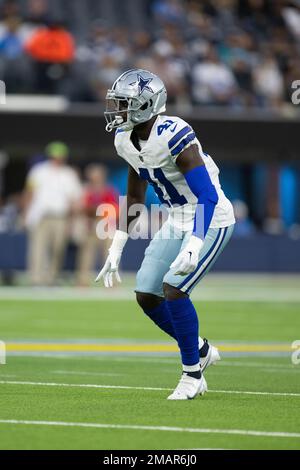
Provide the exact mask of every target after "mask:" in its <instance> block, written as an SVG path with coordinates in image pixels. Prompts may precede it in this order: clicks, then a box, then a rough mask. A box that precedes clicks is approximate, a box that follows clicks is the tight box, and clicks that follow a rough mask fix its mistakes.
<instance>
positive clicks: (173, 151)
mask: <svg viewBox="0 0 300 470" xmlns="http://www.w3.org/2000/svg"><path fill="white" fill-rule="evenodd" d="M165 138H166V144H167V146H168V152H169V154H170V155H171V158H172V160H173V161H174V162H176V160H177V158H178V157H179V155H180V154H181V152H183V151H184V150H185V149H187V148H188V147H190V146H191V145H193V144H195V143H196V140H197V139H196V134H195V132H194V130H193V128H192V127H191V126H190V125H189V124H188V123H187V122H185V121H184V120H183V119H180V118H176V120H175V119H174V124H173V125H171V126H170V127H169V128H168V129H167V132H166V134H165Z"/></svg>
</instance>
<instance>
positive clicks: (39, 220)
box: [25, 142, 82, 285]
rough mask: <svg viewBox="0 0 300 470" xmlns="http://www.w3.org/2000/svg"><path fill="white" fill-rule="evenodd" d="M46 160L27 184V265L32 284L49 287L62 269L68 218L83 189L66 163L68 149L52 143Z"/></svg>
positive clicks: (33, 173) (31, 174) (36, 167)
mask: <svg viewBox="0 0 300 470" xmlns="http://www.w3.org/2000/svg"><path fill="white" fill-rule="evenodd" d="M46 154H47V156H48V157H49V159H48V160H47V161H46V162H43V163H39V164H37V165H35V166H34V167H33V168H32V169H31V171H30V172H29V174H28V177H27V182H26V200H27V204H26V205H27V211H26V217H25V223H26V227H27V229H28V232H29V251H28V254H29V256H28V264H29V272H30V278H31V282H32V283H33V284H34V285H52V284H53V283H54V282H55V280H56V279H57V275H58V272H59V270H60V267H61V263H62V259H63V255H64V251H65V246H66V240H67V228H68V220H69V215H70V214H71V212H72V210H73V209H75V208H76V206H77V204H79V200H80V197H81V194H82V187H81V183H80V180H79V178H78V176H77V174H76V172H75V171H74V170H73V169H72V168H71V167H69V166H68V165H67V164H66V159H67V157H68V154H69V149H68V147H67V146H66V145H65V144H64V143H62V142H52V143H51V144H49V145H48V147H47V148H46Z"/></svg>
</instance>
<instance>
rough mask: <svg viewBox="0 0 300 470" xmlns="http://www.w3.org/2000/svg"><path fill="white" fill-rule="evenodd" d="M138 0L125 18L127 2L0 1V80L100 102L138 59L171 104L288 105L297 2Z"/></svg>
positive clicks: (299, 18) (295, 57) (298, 24)
mask: <svg viewBox="0 0 300 470" xmlns="http://www.w3.org/2000/svg"><path fill="white" fill-rule="evenodd" d="M140 1H141V2H144V4H145V7H144V8H140V10H139V14H137V15H136V16H134V18H133V17H132V15H131V16H130V11H129V10H130V9H124V10H122V15H118V14H117V13H116V12H115V11H114V6H111V7H110V8H98V6H97V5H95V8H88V7H87V6H86V4H85V3H87V2H79V1H78V2H64V1H63V0H56V2H55V7H52V5H51V9H50V2H49V0H24V1H23V2H17V1H15V0H6V1H4V2H3V3H2V8H0V41H2V43H1V44H2V45H1V48H2V52H0V56H1V57H0V79H3V77H4V78H5V81H6V84H7V89H8V90H9V91H11V92H13V93H16V92H18V93H32V92H42V93H48V94H53V93H57V94H62V95H64V96H66V97H67V98H69V99H70V100H72V101H101V102H102V101H103V99H104V96H105V91H106V88H107V87H108V86H109V85H111V83H112V81H113V80H114V79H115V78H116V77H117V75H118V74H119V73H121V72H122V71H123V70H126V69H129V68H133V67H135V66H137V65H138V66H141V67H144V68H148V69H150V70H151V71H152V72H156V73H159V74H160V75H161V76H162V78H164V80H165V82H166V85H167V88H168V91H169V97H170V102H171V103H172V102H173V103H175V104H178V105H180V106H182V105H184V106H185V105H191V104H194V105H198V104H200V105H201V104H206V105H213V106H239V107H242V108H248V107H251V106H256V107H257V106H259V107H260V108H266V109H268V108H271V109H272V108H273V109H275V110H277V111H278V110H279V111H280V110H282V112H285V111H288V109H286V108H287V107H288V106H289V104H290V93H289V89H290V77H291V76H294V73H293V72H292V70H291V68H292V67H294V66H292V65H291V64H292V62H294V63H297V61H299V41H300V3H299V1H298V0H276V1H273V2H272V1H270V0H203V1H201V2H200V1H197V0H140ZM96 2H98V3H99V2H100V0H95V4H96ZM0 3H1V2H0ZM91 3H93V2H91ZM116 3H117V2H116V0H115V2H113V4H112V5H116ZM147 6H148V12H149V17H146V13H145V12H146V11H147ZM50 10H51V11H50ZM53 11H56V12H57V13H58V12H59V15H61V18H67V19H68V21H69V26H70V31H72V33H70V32H69V31H68V30H67V28H66V27H65V26H62V23H61V21H60V22H58V21H56V24H55V21H53V20H52V21H50V22H49V18H50V13H52V12H53ZM100 11H101V18H99V14H100ZM95 12H97V13H96V14H97V16H95ZM22 14H23V17H22ZM143 14H144V15H145V18H141V16H140V15H143ZM126 15H127V16H126ZM121 16H122V18H121ZM134 22H135V23H136V24H133V23H134ZM17 23H18V25H17V26H16V24H17ZM57 23H59V24H57ZM141 24H147V25H148V28H147V29H144V30H142V29H141ZM46 25H47V26H46ZM124 25H125V26H124ZM28 37H29V38H30V39H28ZM3 38H5V40H4V42H3ZM24 42H25V43H26V51H27V58H26V53H25V52H24V47H23V46H24ZM12 55H13V56H14V58H13V57H12ZM8 56H9V58H8ZM28 57H29V58H31V59H32V60H33V62H34V70H35V76H36V83H34V84H33V83H32V72H31V70H30V64H29V63H28V60H27V59H28ZM22 63H23V64H24V65H22ZM295 73H296V72H295ZM297 78H298V77H297ZM283 105H285V107H284V106H283ZM293 112H296V110H295V109H293Z"/></svg>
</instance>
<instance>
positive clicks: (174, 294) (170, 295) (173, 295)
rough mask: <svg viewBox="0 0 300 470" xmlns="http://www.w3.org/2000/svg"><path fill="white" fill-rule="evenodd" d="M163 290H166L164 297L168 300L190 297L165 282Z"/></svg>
mask: <svg viewBox="0 0 300 470" xmlns="http://www.w3.org/2000/svg"><path fill="white" fill-rule="evenodd" d="M163 288H164V295H165V299H166V300H177V299H184V298H186V297H188V295H187V294H186V293H185V292H182V291H181V290H180V289H178V288H177V287H174V286H171V285H170V284H167V283H166V282H164V284H163Z"/></svg>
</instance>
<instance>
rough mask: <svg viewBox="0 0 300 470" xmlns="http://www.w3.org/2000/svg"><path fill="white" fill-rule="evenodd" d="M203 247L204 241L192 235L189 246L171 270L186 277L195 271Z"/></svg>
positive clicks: (181, 253) (184, 249)
mask: <svg viewBox="0 0 300 470" xmlns="http://www.w3.org/2000/svg"><path fill="white" fill-rule="evenodd" d="M202 247H203V241H202V240H201V239H200V238H198V237H195V236H194V235H192V236H191V238H190V240H189V241H188V243H187V245H186V246H185V247H184V248H183V250H181V252H180V253H179V255H178V256H177V258H176V259H175V261H174V262H173V263H172V264H171V266H170V268H171V269H175V275H179V276H186V275H187V274H190V273H192V272H193V271H195V269H196V267H197V265H198V262H199V257H200V251H201V249H202Z"/></svg>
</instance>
